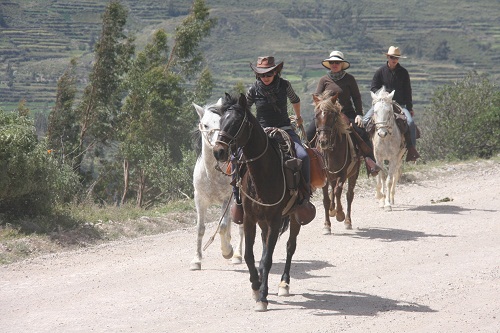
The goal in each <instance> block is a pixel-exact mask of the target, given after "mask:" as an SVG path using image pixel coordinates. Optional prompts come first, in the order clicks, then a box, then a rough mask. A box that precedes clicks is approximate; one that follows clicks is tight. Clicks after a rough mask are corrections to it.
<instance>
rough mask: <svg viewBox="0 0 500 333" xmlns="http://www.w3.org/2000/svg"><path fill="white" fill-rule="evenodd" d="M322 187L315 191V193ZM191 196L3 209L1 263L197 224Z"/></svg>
mask: <svg viewBox="0 0 500 333" xmlns="http://www.w3.org/2000/svg"><path fill="white" fill-rule="evenodd" d="M498 163H500V155H498V156H495V157H494V158H492V159H489V160H481V159H472V160H468V161H433V162H427V163H422V162H419V163H416V164H413V163H404V164H403V176H402V177H401V179H400V184H408V183H418V182H421V181H424V180H433V179H438V178H441V177H443V176H447V175H450V174H452V173H454V172H457V171H460V170H461V171H463V172H467V170H472V169H477V168H481V167H484V166H487V165H488V164H498ZM374 185H375V180H374V178H367V177H366V171H365V169H364V166H362V168H361V172H360V175H359V178H358V183H357V186H356V188H357V190H356V192H360V191H373V190H374ZM319 195H320V194H319V192H318V191H317V192H316V193H315V197H316V199H317V198H319ZM219 212H220V210H219V208H218V207H212V209H211V210H210V211H209V220H211V221H213V222H215V221H217V220H218V219H219V217H220V216H219V215H218V214H219ZM195 221H196V210H195V207H194V203H193V201H192V200H181V201H176V202H172V203H169V204H168V205H164V206H160V207H155V208H154V209H151V210H147V211H145V210H142V209H138V208H136V207H134V206H131V205H127V206H124V207H115V206H106V207H100V206H97V205H76V206H65V207H59V208H57V209H56V212H55V213H54V214H53V215H52V216H45V217H35V218H17V219H14V220H13V219H10V218H9V217H7V216H5V215H1V214H0V264H1V265H5V264H9V263H13V262H17V261H21V260H24V259H29V258H34V257H37V256H41V255H46V254H50V253H57V252H63V251H70V250H77V249H79V248H82V247H89V246H96V245H99V244H103V243H105V242H110V241H116V240H122V239H132V238H137V237H141V236H145V235H155V234H161V233H166V232H170V231H173V230H178V229H184V228H190V227H193V226H194V225H195Z"/></svg>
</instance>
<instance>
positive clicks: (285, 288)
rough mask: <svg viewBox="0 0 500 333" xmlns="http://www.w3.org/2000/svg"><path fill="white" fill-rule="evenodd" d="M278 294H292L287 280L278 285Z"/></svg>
mask: <svg viewBox="0 0 500 333" xmlns="http://www.w3.org/2000/svg"><path fill="white" fill-rule="evenodd" d="M278 296H284V297H285V296H290V285H289V284H288V283H286V282H285V281H281V283H280V285H279V286H278Z"/></svg>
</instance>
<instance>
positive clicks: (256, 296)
mask: <svg viewBox="0 0 500 333" xmlns="http://www.w3.org/2000/svg"><path fill="white" fill-rule="evenodd" d="M252 298H253V300H254V301H258V300H259V291H258V290H252Z"/></svg>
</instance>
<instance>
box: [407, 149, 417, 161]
mask: <svg viewBox="0 0 500 333" xmlns="http://www.w3.org/2000/svg"><path fill="white" fill-rule="evenodd" d="M419 157H420V154H419V153H418V151H417V149H416V148H415V147H414V146H410V147H408V151H407V152H406V162H415V161H416V160H417V158H419Z"/></svg>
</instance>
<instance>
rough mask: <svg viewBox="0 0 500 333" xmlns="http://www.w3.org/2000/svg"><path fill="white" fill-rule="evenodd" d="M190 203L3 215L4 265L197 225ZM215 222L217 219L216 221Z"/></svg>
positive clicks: (0, 245) (0, 257) (0, 260)
mask: <svg viewBox="0 0 500 333" xmlns="http://www.w3.org/2000/svg"><path fill="white" fill-rule="evenodd" d="M195 219H196V216H195V208H194V203H193V202H192V200H181V201H176V202H172V203H170V204H168V205H165V206H161V207H157V208H155V209H152V210H148V211H145V210H143V209H139V208H137V207H135V206H131V205H127V206H124V207H116V206H106V207H100V206H97V205H88V204H87V205H69V206H65V207H58V208H57V209H55V212H54V213H53V214H52V215H50V216H38V217H31V218H30V217H22V218H12V217H8V216H5V215H0V264H9V263H12V262H16V261H20V260H23V259H28V258H32V257H36V256H40V255H44V254H49V253H55V252H61V251H68V250H75V249H78V248H81V247H88V246H95V245H99V244H102V243H104V242H109V241H115V240H120V239H126V238H136V237H140V236H145V235H153V234H161V233H164V232H169V231H172V230H176V229H180V228H185V227H189V226H193V225H194V221H195ZM214 220H215V217H214Z"/></svg>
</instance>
